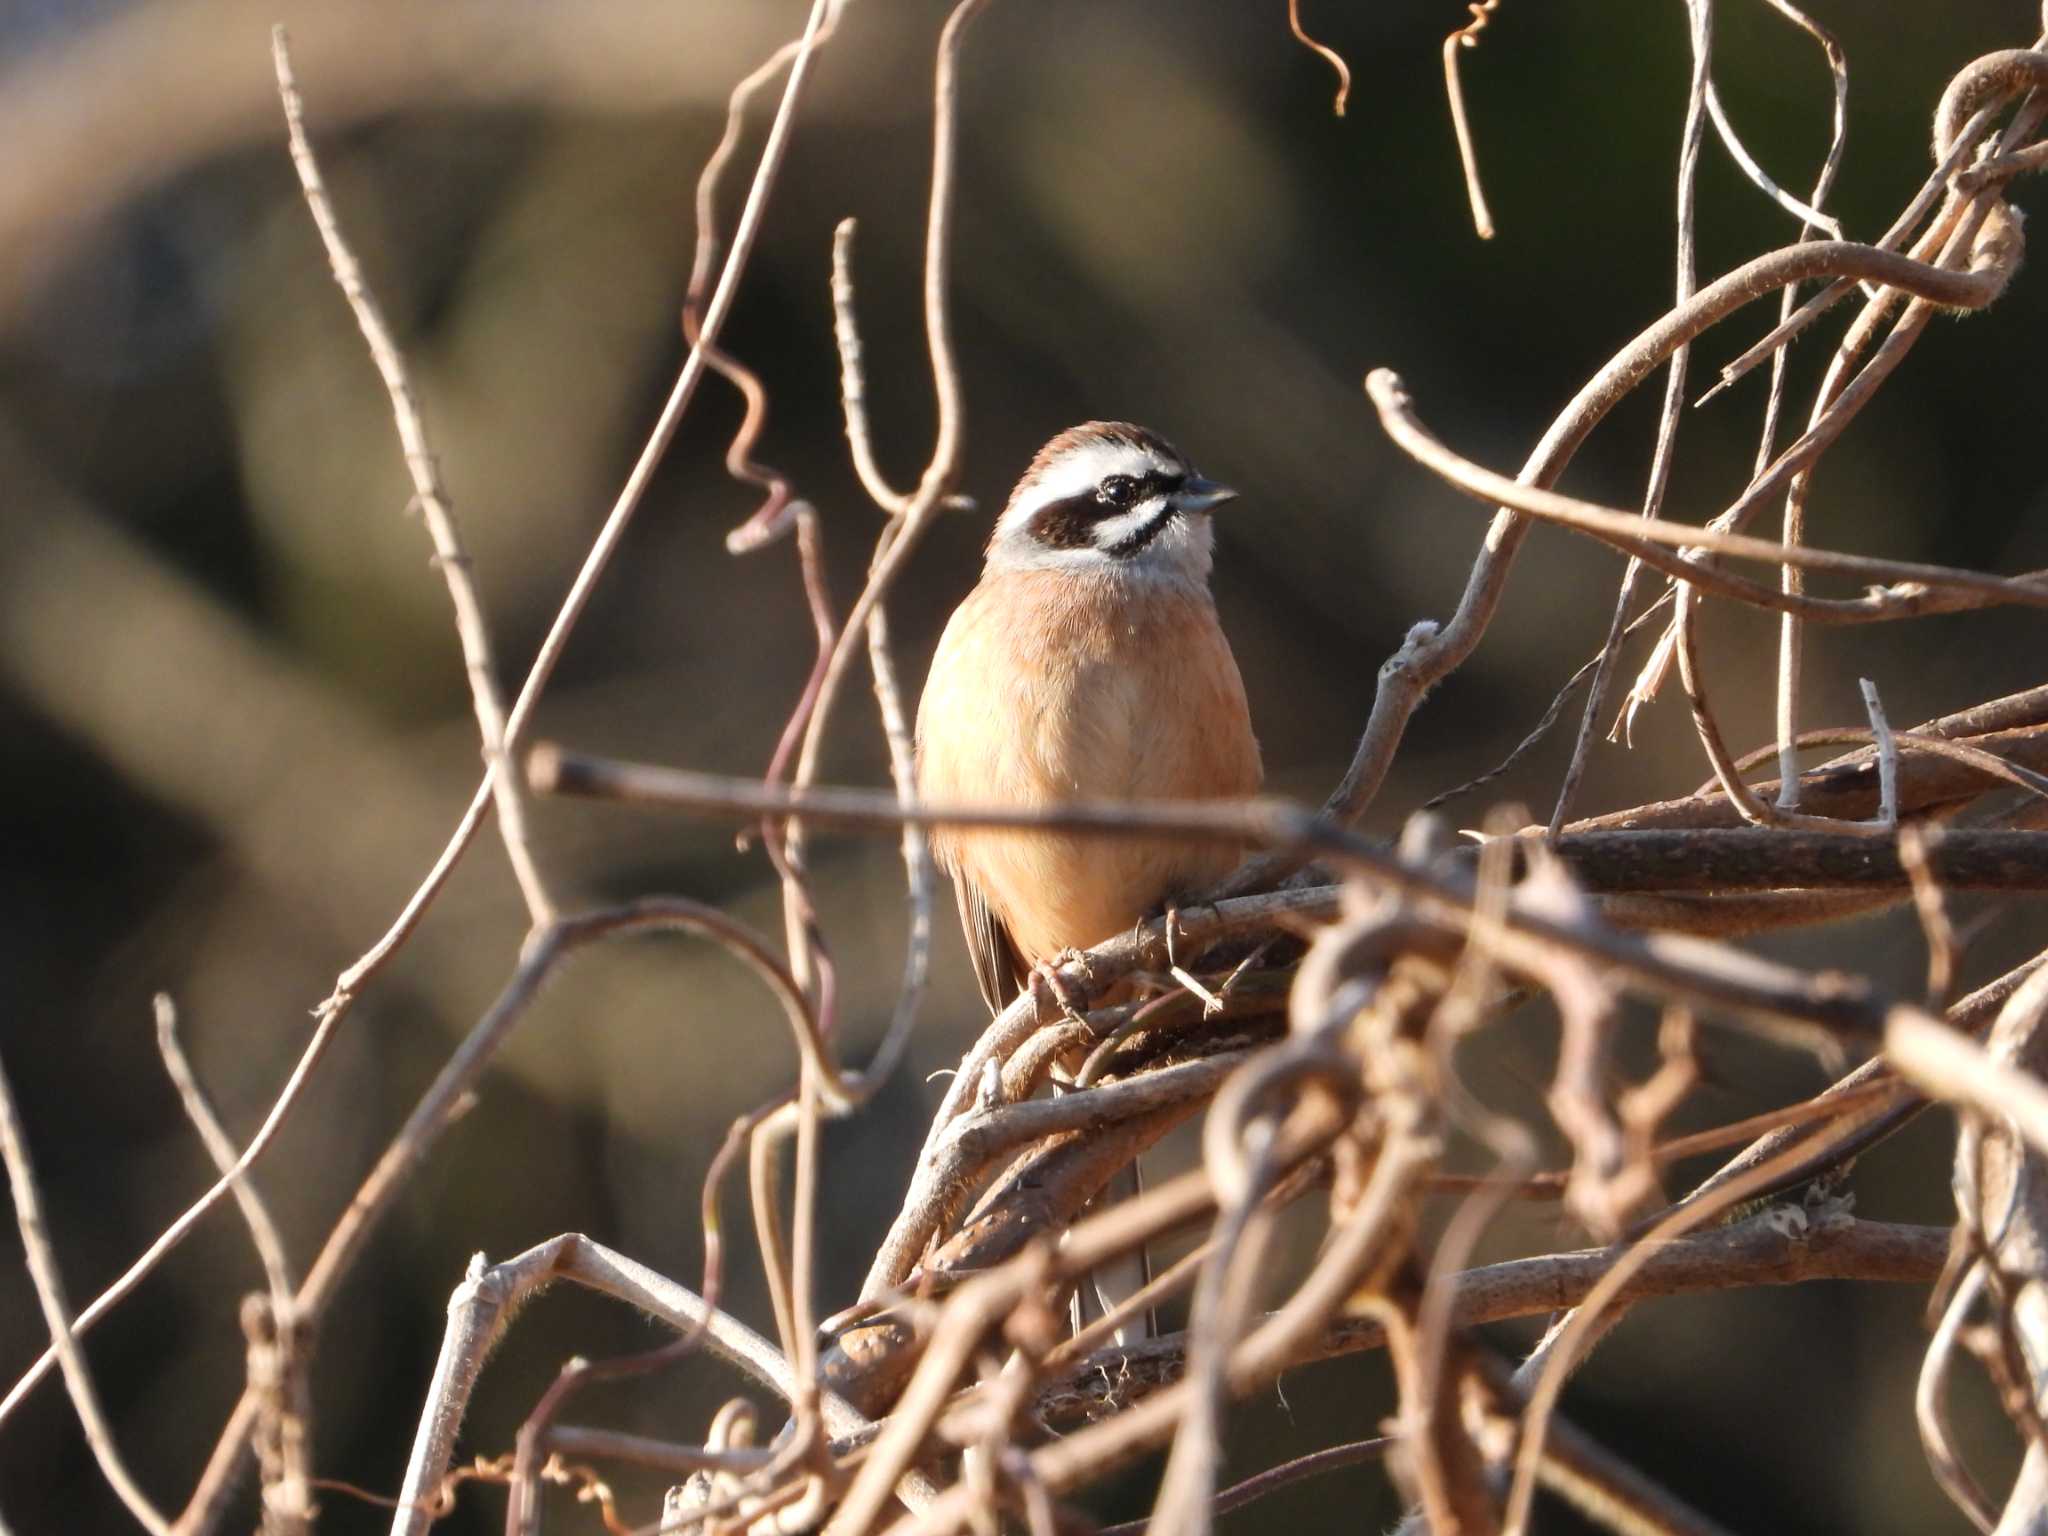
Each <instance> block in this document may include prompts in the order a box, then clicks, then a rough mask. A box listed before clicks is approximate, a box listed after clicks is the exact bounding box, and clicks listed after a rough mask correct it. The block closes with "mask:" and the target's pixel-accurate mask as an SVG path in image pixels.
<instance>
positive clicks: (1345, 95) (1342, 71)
mask: <svg viewBox="0 0 2048 1536" xmlns="http://www.w3.org/2000/svg"><path fill="white" fill-rule="evenodd" d="M1287 30H1288V31H1290V32H1292V33H1293V34H1294V40H1295V41H1296V42H1297V43H1300V44H1301V46H1302V47H1304V48H1306V49H1308V50H1309V51H1310V52H1311V53H1313V54H1315V55H1317V56H1318V57H1319V58H1321V59H1322V61H1323V62H1324V63H1325V64H1328V65H1329V66H1330V68H1332V69H1334V70H1335V71H1336V72H1337V100H1336V104H1335V107H1334V110H1335V112H1336V114H1337V116H1339V117H1342V116H1343V115H1344V104H1345V102H1346V101H1348V100H1349V99H1350V97H1351V66H1350V65H1349V64H1346V63H1345V62H1344V55H1343V54H1341V53H1339V52H1338V51H1337V50H1336V49H1334V48H1332V47H1331V46H1330V45H1329V44H1328V43H1319V42H1317V41H1316V40H1315V39H1314V38H1312V37H1310V36H1309V35H1308V33H1307V32H1305V31H1303V30H1302V26H1301V0H1287Z"/></svg>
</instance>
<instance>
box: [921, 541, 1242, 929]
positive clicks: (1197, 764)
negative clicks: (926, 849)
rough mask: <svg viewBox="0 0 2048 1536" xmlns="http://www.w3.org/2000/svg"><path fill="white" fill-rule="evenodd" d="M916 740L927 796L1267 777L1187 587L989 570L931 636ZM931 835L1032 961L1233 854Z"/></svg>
mask: <svg viewBox="0 0 2048 1536" xmlns="http://www.w3.org/2000/svg"><path fill="white" fill-rule="evenodd" d="M918 735H919V783H920V788H921V790H922V792H923V794H924V795H925V796H926V797H927V798H929V799H932V800H956V801H973V802H978V803H990V802H994V803H998V804H1006V805H1021V806H1031V807H1037V806H1046V805H1052V804H1057V803H1059V802H1062V801H1067V800H1075V799H1113V800H1125V799H1170V800H1187V799H1212V798H1218V797H1235V796H1242V795H1248V794H1251V793H1254V792H1255V791H1256V790H1257V789H1258V786H1259V779H1260V771H1259V757H1258V744H1257V742H1256V741H1255V740H1254V739H1253V736H1252V731H1251V721H1250V716H1249V713H1248V711H1247V709H1246V706H1245V698H1244V687H1243V683H1242V681H1241V680H1240V678H1239V676H1238V670H1237V663H1236V661H1235V660H1234V659H1233V657H1232V656H1231V654H1230V647H1229V644H1228V643H1227V642H1226V641H1225V639H1224V637H1223V633H1222V630H1221V628H1220V627H1219V626H1218V624H1217V622H1216V611H1215V607H1214V604H1213V603H1212V602H1211V601H1210V599H1209V595H1208V593H1207V592H1206V591H1205V590H1202V589H1201V588H1199V587H1194V586H1191V585H1189V584H1186V583H1181V582H1156V581H1142V582H1135V583H1128V584H1126V583H1121V582H1118V581H1115V580H1112V579H1100V580H1088V579H1079V578H1076V577H1075V576H1074V575H1072V574H1071V573H1066V572H1055V571H1017V572H1006V573H997V574H994V575H991V576H990V577H988V578H987V579H985V580H984V581H983V583H982V584H981V586H979V587H977V588H976V589H975V591H974V592H973V593H972V594H971V595H970V596H969V597H968V599H967V601H966V602H964V603H963V604H962V605H961V606H960V608H959V609H958V610H957V611H956V612H955V613H954V615H953V619H952V621H951V623H949V624H948V626H947V628H946V632H945V635H944V637H943V638H942V639H941V641H940V644H939V650H938V653H937V654H936V655H935V656H934V658H933V662H932V671H931V677H930V681H929V682H928V683H927V685H926V689H925V694H924V699H923V701H922V703H921V705H920V708H919V719H918ZM934 846H935V848H936V849H937V850H938V852H939V853H940V856H941V857H942V859H944V860H945V862H946V863H947V864H948V865H949V866H950V867H951V868H952V869H953V870H954V871H955V877H956V878H962V877H964V878H967V879H970V880H972V881H973V882H974V883H975V884H976V886H977V887H978V888H979V889H980V890H981V892H982V894H983V896H984V898H985V899H986V900H987V901H988V904H989V906H990V908H991V910H992V911H993V912H994V913H995V914H996V915H997V916H998V917H999V918H1001V919H1002V920H1003V922H1004V923H1005V924H1006V926H1008V928H1009V929H1010V932H1011V934H1012V936H1013V937H1014V938H1015V940H1016V941H1017V944H1018V947H1019V949H1020V950H1021V951H1023V952H1024V953H1025V955H1026V957H1027V958H1030V959H1036V958H1042V957H1044V956H1045V955H1048V954H1051V953H1054V952H1056V951H1058V950H1059V949H1061V948H1064V947H1067V946H1070V945H1071V946H1083V945H1087V944H1092V943H1095V942H1097V941H1099V940H1101V939H1104V938H1107V937H1109V936H1110V935H1111V934H1113V933H1116V932H1119V931H1121V930H1122V929H1124V928H1128V927H1129V926H1130V925H1131V924H1132V923H1134V922H1136V921H1137V919H1138V918H1139V917H1140V916H1141V915H1142V914H1143V913H1144V912H1145V911H1146V910H1147V909H1149V908H1152V907H1154V906H1156V905H1157V904H1159V903H1160V902H1161V901H1163V900H1165V899H1167V898H1168V897H1170V896H1174V895H1177V894H1181V893H1183V892H1191V891H1192V890H1194V889H1196V888H1198V887H1199V886H1200V885H1202V884H1204V883H1206V882H1207V881H1208V880H1210V879H1213V878H1216V877H1219V876H1220V875H1221V874H1222V873H1223V872H1224V871H1226V870H1227V869H1228V868H1229V867H1230V865H1231V864H1232V863H1233V862H1234V859H1235V857H1236V852H1235V850H1233V849H1229V848H1219V847H1217V846H1216V845H1213V844H1208V845H1204V844H1196V843H1181V842H1172V841H1159V840H1136V839H1133V840H1130V841H1115V840H1110V841H1105V840H1103V839H1099V838H1098V839H1092V840H1090V839H1081V838H1076V837H1068V836H1063V835H1056V834H1022V835H1020V834H1003V833H985V832H977V833H966V834H941V835H940V836H938V837H935V839H934Z"/></svg>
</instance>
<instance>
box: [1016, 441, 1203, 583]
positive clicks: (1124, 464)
mask: <svg viewBox="0 0 2048 1536" xmlns="http://www.w3.org/2000/svg"><path fill="white" fill-rule="evenodd" d="M1236 495H1237V492H1235V491H1233V490H1231V489H1230V488H1229V487H1228V486H1222V485H1218V484H1217V483H1216V482H1215V481H1213V480H1205V479H1203V478H1202V476H1200V475H1198V474H1196V473H1195V470H1194V466H1193V465H1191V464H1189V463H1188V461H1187V460H1186V459H1185V458H1184V457H1182V455H1181V453H1180V451H1179V450H1178V449H1176V448H1175V447H1174V446H1173V445H1172V444H1171V443H1169V442H1167V441H1166V439H1164V438H1162V437H1160V436H1159V435H1158V434H1157V433H1153V432H1148V431H1146V430H1145V428H1143V427H1136V426H1132V425H1131V424H1130V423H1128V422H1122V421H1091V422H1087V423H1084V424H1083V425H1081V426H1078V427H1072V428H1069V429H1068V430H1067V431H1065V432H1062V433H1061V434H1060V435H1059V436H1058V437H1056V438H1054V439H1053V440H1052V441H1051V442H1049V443H1047V444H1046V445H1045V446H1044V447H1043V448H1041V449H1039V450H1038V455H1037V457H1036V458H1034V459H1032V461H1031V467H1030V468H1029V469H1027V470H1025V471H1024V478H1023V479H1021V480H1019V481H1018V482H1017V488H1016V489H1015V490H1014V491H1012V492H1011V493H1010V501H1009V505H1008V506H1006V507H1004V509H1003V515H1002V516H1001V517H1000V518H998V519H997V520H996V527H995V532H994V534H993V535H992V536H991V537H990V539H989V545H988V563H989V566H990V568H991V569H996V568H1005V569H1072V570H1075V571H1076V572H1077V573H1078V572H1081V571H1105V572H1125V573H1129V574H1132V575H1146V576H1160V577H1167V578H1178V579H1181V580H1186V581H1196V582H1199V581H1204V580H1206V579H1207V577H1208V574H1209V555H1210V550H1211V548H1212V546H1213V543H1214V534H1213V533H1212V531H1211V529H1210V526H1209V517H1208V514H1209V512H1210V511H1211V509H1213V508H1215V507H1218V506H1220V505H1222V504H1223V503H1224V502H1226V501H1229V500H1231V499H1233V498H1234V497H1235V496H1236Z"/></svg>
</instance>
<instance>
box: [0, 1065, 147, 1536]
mask: <svg viewBox="0 0 2048 1536" xmlns="http://www.w3.org/2000/svg"><path fill="white" fill-rule="evenodd" d="M0 1157H4V1158H5V1159H6V1162H7V1188H8V1192H9V1193H10V1194H11V1195H12V1196H13V1198H14V1219H15V1222H16V1224H17V1225H18V1226H19V1227H20V1229H21V1245H22V1247H23V1249H25V1250H26V1253H27V1257H28V1272H29V1278H30V1279H31V1280H33V1281H34V1282H35V1289H36V1300H37V1301H38V1302H40V1303H41V1304H42V1309H43V1321H44V1323H45V1325H46V1326H47V1327H48V1328H49V1330H50V1339H51V1345H52V1347H53V1348H54V1349H55V1350H56V1352H57V1361H58V1364H59V1366H60V1367H61V1368H62V1370H63V1372H64V1389H65V1390H66V1391H67V1392H69V1393H70V1394H71V1406H72V1408H73V1410H74V1411H76V1413H77V1414H78V1423H79V1426H80V1428H82V1429H83V1430H84V1431H85V1441H86V1444H87V1445H88V1446H90V1447H91V1448H92V1455H93V1460H94V1461H96V1462H98V1463H99V1468H100V1475H101V1476H102V1477H104V1478H105V1479H106V1480H107V1484H108V1486H109V1487H111V1488H112V1489H113V1490H114V1492H115V1494H117V1495H118V1496H119V1497H120V1500H121V1502H122V1503H123V1504H124V1505H126V1506H127V1509H128V1513H129V1514H131V1515H133V1516H134V1517H135V1521H136V1524H138V1525H140V1526H141V1527H142V1528H143V1529H144V1530H146V1531H148V1532H149V1533H150V1536H170V1530H171V1525H170V1522H169V1521H168V1520H166V1519H165V1518H164V1517H163V1514H162V1512H161V1511H159V1510H158V1509H157V1507H156V1506H155V1505H154V1504H152V1503H151V1502H150V1500H149V1495H147V1494H146V1493H144V1492H143V1491H142V1489H141V1488H140V1487H139V1486H138V1485H137V1484H136V1482H135V1479H134V1478H133V1477H131V1476H130V1475H129V1473H128V1467H127V1464H126V1463H125V1462H123V1461H122V1460H121V1452H120V1449H119V1448H118V1447H117V1446H116V1445H115V1444H114V1433H113V1430H112V1429H111V1428H110V1427H109V1426H108V1424H107V1419H106V1415H105V1414H104V1413H103V1412H102V1411H101V1409H100V1398H99V1393H98V1392H97V1391H96V1390H95V1389H94V1387H93V1384H92V1372H91V1369H90V1368H89V1367H88V1366H87V1365H86V1363H85V1351H84V1350H82V1349H80V1348H79V1347H78V1339H77V1337H76V1335H74V1334H73V1333H72V1331H71V1309H70V1307H69V1306H68V1305H67V1304H66V1302H65V1300H64V1278H63V1275H62V1274H61V1273H60V1272H59V1271H58V1268H57V1255H56V1252H55V1250H54V1249H52V1248H51V1246H50V1235H49V1232H48V1231H47V1230H46V1229H45V1228H44V1226H43V1207H42V1200H41V1197H40V1196H39V1195H38V1194H37V1191H36V1175H35V1168H34V1166H33V1165H32V1164H31V1163H30V1162H29V1155H28V1141H27V1138H26V1137H25V1136H24V1135H23V1133H22V1125H21V1112H20V1111H19V1110H18V1109H17V1108H16V1107H15V1103H14V1088H13V1086H12V1085H11V1084H10V1083H9V1082H8V1080H7V1073H6V1070H5V1069H4V1068H0Z"/></svg>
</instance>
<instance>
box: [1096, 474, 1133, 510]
mask: <svg viewBox="0 0 2048 1536" xmlns="http://www.w3.org/2000/svg"><path fill="white" fill-rule="evenodd" d="M1095 499H1096V500H1097V501H1099V502H1101V503H1102V504H1103V505H1104V506H1109V507H1128V506H1129V505H1130V504H1131V503H1132V502H1134V501H1136V500H1137V499H1138V482H1137V481H1135V480H1133V479H1132V478H1131V477H1130V476H1129V475H1110V476H1109V477H1108V478H1106V479H1105V480H1104V481H1103V482H1102V484H1100V485H1098V486H1097V487H1096V488H1095Z"/></svg>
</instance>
